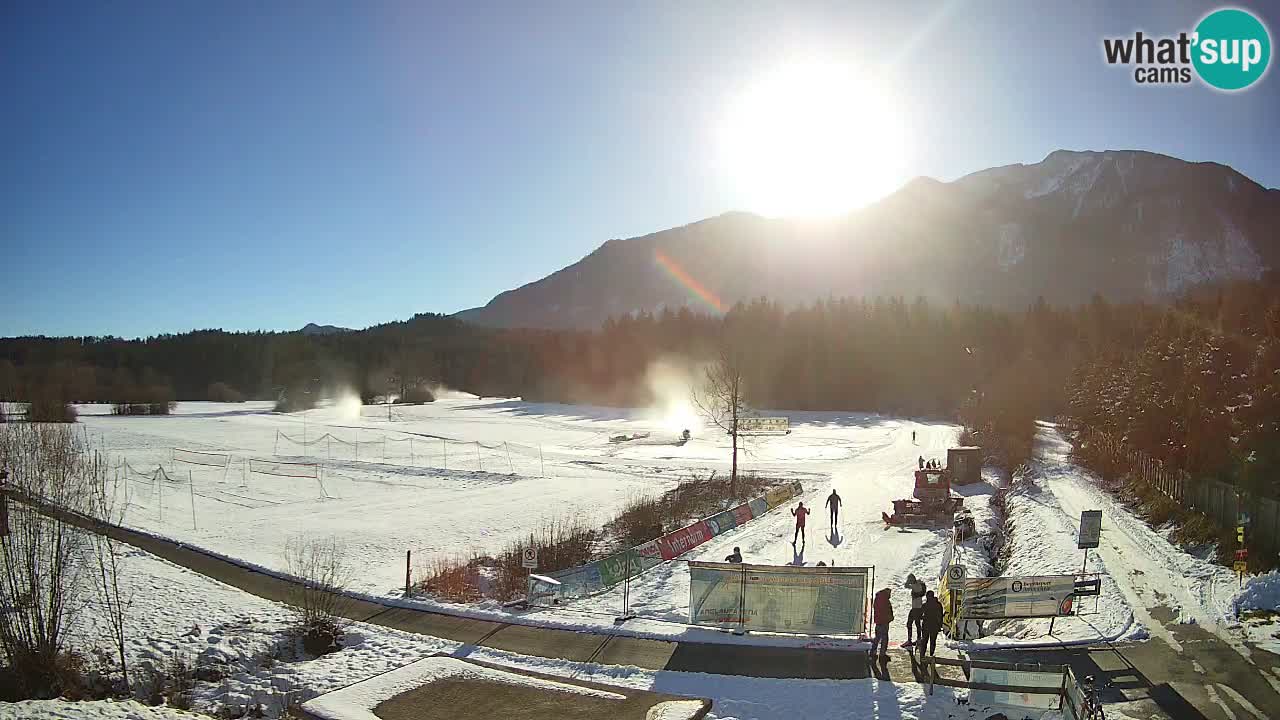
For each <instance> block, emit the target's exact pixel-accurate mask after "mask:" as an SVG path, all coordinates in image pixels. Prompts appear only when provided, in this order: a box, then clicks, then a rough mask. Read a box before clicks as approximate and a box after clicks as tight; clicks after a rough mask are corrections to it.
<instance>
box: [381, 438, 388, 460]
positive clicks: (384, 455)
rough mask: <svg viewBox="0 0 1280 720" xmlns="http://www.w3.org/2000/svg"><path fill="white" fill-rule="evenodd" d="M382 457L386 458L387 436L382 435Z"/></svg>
mask: <svg viewBox="0 0 1280 720" xmlns="http://www.w3.org/2000/svg"><path fill="white" fill-rule="evenodd" d="M382 459H383V460H386V459H387V436H386V435H383V436H382Z"/></svg>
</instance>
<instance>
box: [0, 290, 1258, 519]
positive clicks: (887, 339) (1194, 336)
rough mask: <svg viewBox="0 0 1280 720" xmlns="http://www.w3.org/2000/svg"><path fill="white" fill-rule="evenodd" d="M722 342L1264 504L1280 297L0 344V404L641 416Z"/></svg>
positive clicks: (775, 399)
mask: <svg viewBox="0 0 1280 720" xmlns="http://www.w3.org/2000/svg"><path fill="white" fill-rule="evenodd" d="M725 346H732V347H734V348H736V349H737V350H738V351H739V352H738V353H737V356H738V357H741V358H742V363H743V367H742V369H741V370H742V373H743V376H744V378H745V380H746V386H747V392H748V400H749V402H750V404H751V405H752V406H754V407H756V408H762V409H773V410H779V411H787V410H793V411H799V410H858V411H879V412H884V413H898V414H908V415H916V416H936V417H938V418H940V419H948V420H961V421H963V422H964V424H965V426H966V427H967V428H968V430H969V436H970V438H971V439H972V440H973V441H974V442H977V443H979V444H981V445H983V446H984V447H985V448H987V450H988V452H989V454H990V455H991V456H992V457H993V458H994V459H995V460H996V461H997V462H1000V463H1001V464H1004V465H1005V466H1006V467H1009V468H1012V467H1015V466H1017V465H1018V464H1019V463H1022V462H1025V461H1026V460H1027V459H1028V458H1029V457H1030V453H1031V447H1032V438H1033V435H1034V427H1035V425H1034V420H1035V419H1036V418H1045V417H1061V416H1065V417H1068V418H1069V419H1070V420H1071V421H1072V423H1073V424H1075V425H1077V426H1079V427H1087V428H1095V429H1099V430H1105V431H1106V432H1108V433H1111V434H1113V435H1114V436H1117V437H1121V438H1123V439H1124V441H1125V442H1126V443H1127V444H1128V445H1129V446H1131V447H1133V448H1135V449H1139V450H1143V451H1145V452H1146V453H1148V454H1150V455H1152V456H1154V457H1156V458H1159V459H1161V460H1163V461H1164V462H1165V463H1166V464H1169V465H1171V466H1173V467H1176V468H1180V469H1184V470H1187V471H1188V472H1189V473H1191V474H1192V475H1193V476H1195V477H1199V478H1213V479H1218V480H1221V481H1224V482H1229V483H1233V484H1237V485H1239V486H1241V487H1243V488H1246V489H1249V490H1251V491H1253V492H1257V493H1259V494H1265V495H1270V496H1280V481H1278V480H1277V478H1280V287H1278V286H1277V285H1276V283H1275V282H1274V281H1272V280H1267V281H1259V282H1241V283H1233V284H1225V285H1215V286H1203V287H1201V288H1199V289H1197V290H1196V291H1194V292H1193V293H1191V294H1189V295H1187V296H1185V297H1183V298H1182V299H1180V300H1179V301H1178V302H1176V303H1174V304H1172V305H1168V306H1156V305H1145V304H1123V305H1121V304H1112V303H1108V302H1107V301H1105V300H1103V299H1102V298H1099V297H1095V298H1094V300H1093V301H1092V302H1090V303H1088V304H1086V305H1083V306H1080V307H1075V308H1058V307H1051V306H1049V305H1047V304H1045V303H1044V302H1037V303H1034V304H1033V305H1031V306H1030V307H1028V308H1026V309H1025V310H1024V311H1023V312H1020V313H1008V312H1003V311H996V310H992V309H989V308H983V307H973V306H966V305H958V304H957V305H950V306H939V305H937V304H931V303H928V302H926V301H924V300H916V301H904V300H902V299H893V298H890V299H829V300H826V301H822V302H817V303H814V304H811V305H807V306H804V307H799V308H791V309H787V308H784V307H782V306H780V305H779V304H777V303H773V302H770V301H769V300H767V299H760V300H757V301H754V302H751V303H746V304H739V305H738V306H736V307H734V308H732V309H731V310H730V311H729V312H728V313H725V314H724V315H707V314H700V313H696V312H693V311H690V310H689V309H688V308H683V309H680V310H678V311H672V310H665V311H663V312H661V313H659V314H650V313H639V314H632V315H626V316H623V317H620V318H613V319H610V320H609V321H608V322H606V323H605V325H604V326H603V327H602V328H600V329H599V330H597V331H594V332H585V331H541V330H504V329H492V328H482V327H476V326H471V325H467V324H464V323H462V322H460V321H458V320H457V319H454V318H452V317H448V316H443V315H430V314H423V315H417V316H415V317H413V318H412V319H410V320H407V321H403V322H393V323H388V324H384V325H378V326H374V327H371V328H368V329H366V330H361V331H355V332H342V333H333V334H323V335H307V334H303V333H300V332H284V333H282V332H248V333H245V332H223V331H221V330H199V331H194V332H189V333H183V334H177V335H160V336H155V337H149V338H145V339H138V340H123V339H120V338H113V337H81V338H46V337H21V338H8V339H3V340H0V398H2V399H4V400H10V401H24V400H26V401H30V400H35V399H39V398H45V399H47V398H49V397H55V398H56V399H57V400H58V401H61V402H111V403H131V402H156V401H158V399H161V398H164V399H176V400H202V399H219V400H227V399H236V398H237V397H245V398H256V399H271V400H277V399H279V398H281V397H293V398H299V397H303V396H306V397H318V396H323V395H324V394H325V393H327V392H334V391H336V389H337V388H340V387H341V388H352V389H354V390H356V391H357V392H359V393H360V394H361V395H362V396H363V397H365V398H366V399H370V400H372V399H373V398H374V397H376V396H379V395H383V394H385V393H388V392H390V393H393V394H396V395H400V396H402V397H405V396H412V394H413V393H412V391H413V390H414V389H417V388H433V387H435V386H437V385H443V386H447V387H450V388H455V389H459V390H464V391H468V392H472V393H475V394H477V395H481V396H522V397H523V398H524V399H525V400H527V401H531V402H564V403H587V404H602V405H645V404H647V403H649V402H650V401H651V399H652V398H650V397H649V395H648V394H649V393H650V392H651V391H650V386H649V385H648V384H647V383H646V382H644V379H645V375H646V372H647V370H648V369H649V368H650V366H651V365H652V364H653V363H654V362H655V361H658V360H668V361H674V362H681V361H687V362H690V363H696V362H698V361H702V360H706V359H709V358H711V357H712V356H714V355H715V354H716V352H717V349H718V348H722V347H725Z"/></svg>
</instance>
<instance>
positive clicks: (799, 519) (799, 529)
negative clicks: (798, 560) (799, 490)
mask: <svg viewBox="0 0 1280 720" xmlns="http://www.w3.org/2000/svg"><path fill="white" fill-rule="evenodd" d="M791 514H792V515H795V516H796V532H795V535H793V536H792V538H791V544H792V545H795V544H796V540H799V541H800V542H801V544H804V542H805V540H804V519H805V517H806V516H807V515H808V514H809V508H807V507H805V506H804V501H803V500H802V501H801V502H800V504H798V505H796V506H795V507H794V508H793V509H792V510H791Z"/></svg>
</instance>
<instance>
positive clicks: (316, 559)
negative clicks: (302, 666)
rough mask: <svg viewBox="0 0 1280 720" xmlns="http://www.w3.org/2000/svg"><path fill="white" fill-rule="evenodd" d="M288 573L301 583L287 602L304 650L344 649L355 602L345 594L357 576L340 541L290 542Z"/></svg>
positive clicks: (287, 546)
mask: <svg viewBox="0 0 1280 720" xmlns="http://www.w3.org/2000/svg"><path fill="white" fill-rule="evenodd" d="M284 560H285V570H286V572H288V573H289V574H290V575H293V576H294V577H296V578H298V579H299V580H300V582H298V583H295V584H293V585H291V586H290V590H289V596H288V598H286V600H285V602H286V603H287V604H288V605H289V609H290V610H292V611H293V614H294V618H295V620H296V630H297V633H298V636H299V637H300V638H301V639H302V646H303V649H305V650H306V651H307V652H308V653H310V654H312V655H324V654H327V653H331V652H334V651H336V650H339V649H341V642H342V637H343V634H344V632H345V630H346V628H347V626H348V625H349V624H350V622H351V621H350V619H348V618H347V617H346V613H347V611H348V610H349V609H350V607H351V599H350V598H349V597H347V595H346V594H345V590H346V587H347V585H348V583H350V581H351V579H352V577H353V575H354V573H353V571H352V569H351V567H350V566H349V565H348V564H347V562H346V558H345V554H344V552H343V549H342V546H341V544H340V543H339V542H338V539H337V538H332V537H331V538H325V539H318V538H313V539H307V540H300V539H295V540H290V541H289V542H288V543H286V544H285V548H284Z"/></svg>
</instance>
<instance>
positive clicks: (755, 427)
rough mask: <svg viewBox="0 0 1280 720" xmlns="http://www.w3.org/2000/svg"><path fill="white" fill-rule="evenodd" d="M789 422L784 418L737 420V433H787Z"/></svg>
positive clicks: (789, 429) (789, 430)
mask: <svg viewBox="0 0 1280 720" xmlns="http://www.w3.org/2000/svg"><path fill="white" fill-rule="evenodd" d="M788 432H791V421H790V420H788V419H787V418H784V417H748V418H738V433H739V434H741V433H784V434H785V433H788Z"/></svg>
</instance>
